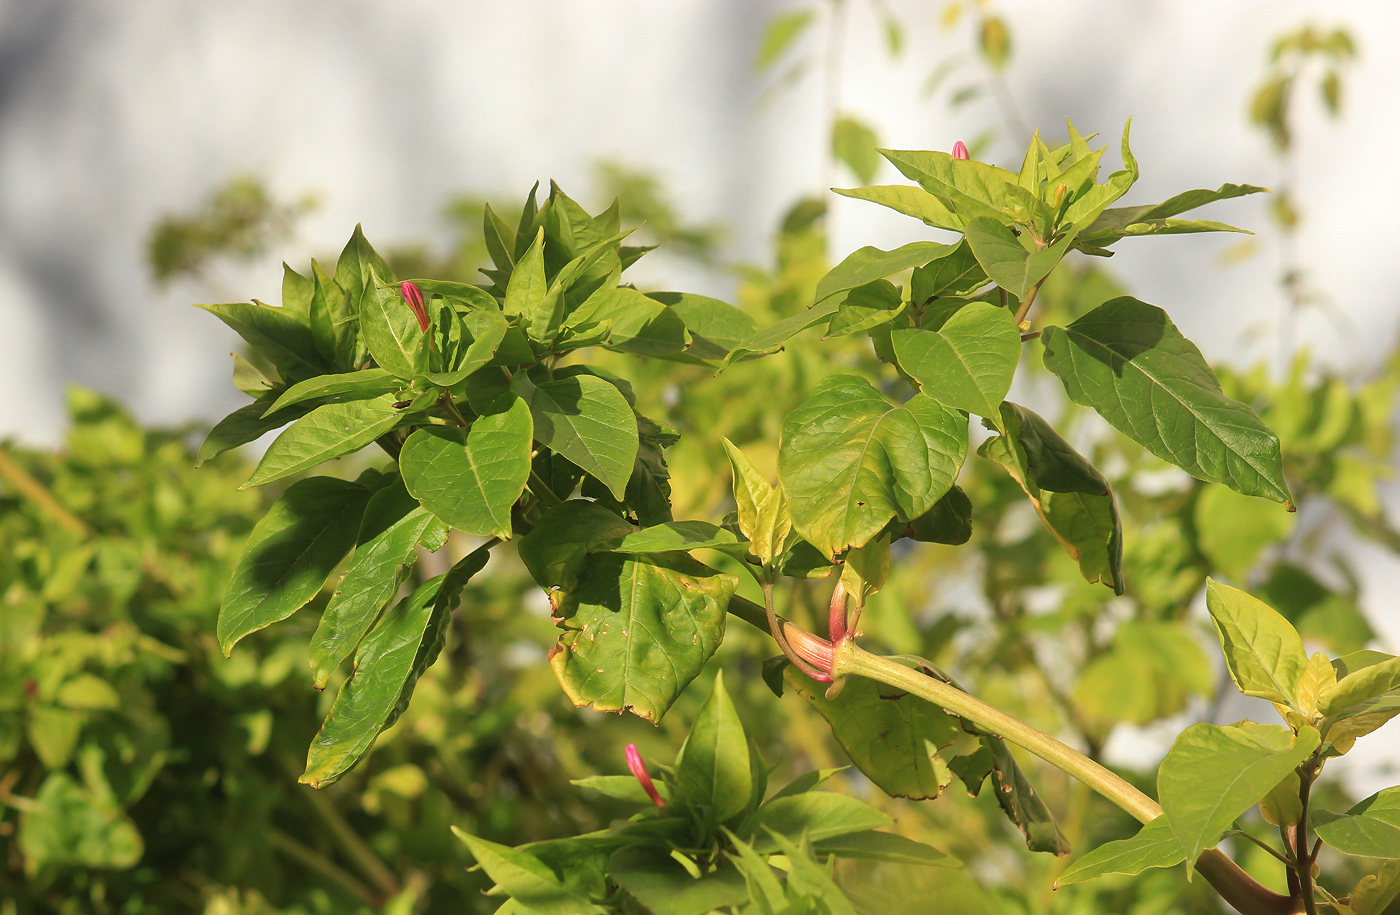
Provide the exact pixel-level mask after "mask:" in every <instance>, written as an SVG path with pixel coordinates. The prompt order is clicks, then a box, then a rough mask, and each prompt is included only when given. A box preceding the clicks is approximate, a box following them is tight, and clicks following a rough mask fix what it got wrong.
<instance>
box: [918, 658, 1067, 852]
mask: <svg viewBox="0 0 1400 915" xmlns="http://www.w3.org/2000/svg"><path fill="white" fill-rule="evenodd" d="M924 672H925V673H929V671H928V670H927V669H925V671H924ZM950 682H951V681H950ZM953 685H954V686H957V684H956V683H953ZM959 688H961V687H959ZM963 727H964V729H965V730H980V729H977V728H975V727H972V726H970V725H969V724H968V723H967V722H964V723H963ZM981 741H982V746H981V748H980V749H978V750H977V751H976V752H975V753H969V754H967V755H965V756H959V757H957V758H956V759H954V760H952V761H950V762H949V763H948V767H949V768H950V769H952V770H953V773H954V774H955V775H957V777H958V778H960V779H962V783H963V785H964V786H966V787H967V791H968V793H969V794H971V795H972V796H973V797H976V796H977V794H978V792H980V791H981V790H982V784H983V782H985V781H986V780H987V777H988V776H989V775H990V776H991V781H992V794H993V795H994V796H995V797H996V799H997V804H998V806H1000V807H1001V811H1002V813H1004V814H1005V815H1006V818H1007V819H1008V820H1010V821H1011V824H1012V825H1013V826H1015V827H1016V828H1017V829H1019V830H1021V832H1022V833H1023V834H1024V835H1025V837H1026V847H1027V848H1028V849H1030V850H1031V851H1039V852H1048V853H1050V854H1053V855H1067V854H1069V851H1070V846H1069V840H1068V839H1066V838H1065V836H1064V834H1063V833H1062V832H1060V827H1059V824H1058V823H1056V822H1055V816H1054V814H1052V813H1051V812H1050V808H1049V807H1047V806H1046V805H1045V801H1044V800H1042V799H1041V797H1040V795H1039V794H1037V793H1036V791H1035V789H1034V788H1033V787H1031V783H1030V780H1029V779H1027V778H1026V773H1025V772H1023V771H1021V767H1020V766H1019V765H1017V763H1016V757H1014V756H1012V755H1011V748H1010V747H1008V746H1007V745H1006V743H1005V742H1004V741H1003V740H1001V739H1000V738H997V737H991V736H987V735H985V734H984V735H982V736H981Z"/></svg>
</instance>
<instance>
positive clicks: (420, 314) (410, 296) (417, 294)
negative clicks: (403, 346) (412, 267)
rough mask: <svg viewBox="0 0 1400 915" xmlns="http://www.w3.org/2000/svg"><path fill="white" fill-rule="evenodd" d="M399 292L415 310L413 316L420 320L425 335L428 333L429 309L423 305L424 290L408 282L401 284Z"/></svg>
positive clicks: (419, 324) (419, 323)
mask: <svg viewBox="0 0 1400 915" xmlns="http://www.w3.org/2000/svg"><path fill="white" fill-rule="evenodd" d="M399 291H400V292H402V293H403V300H404V302H405V303H407V304H408V307H409V308H412V309H413V316H414V317H415V318H417V319H418V326H419V327H421V328H422V329H423V332H424V333H427V331H428V309H427V308H426V307H424V305H423V290H421V289H419V288H418V287H417V286H416V285H414V284H413V283H410V282H409V281H408V280H404V281H403V282H402V283H400V284H399Z"/></svg>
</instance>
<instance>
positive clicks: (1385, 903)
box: [1348, 859, 1400, 915]
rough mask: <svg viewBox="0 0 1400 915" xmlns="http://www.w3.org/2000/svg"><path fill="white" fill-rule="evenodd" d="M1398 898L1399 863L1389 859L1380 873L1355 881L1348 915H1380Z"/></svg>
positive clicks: (1399, 894)
mask: <svg viewBox="0 0 1400 915" xmlns="http://www.w3.org/2000/svg"><path fill="white" fill-rule="evenodd" d="M1396 896H1400V861H1397V860H1395V859H1391V860H1389V861H1386V862H1385V863H1384V864H1382V865H1381V868H1380V871H1379V872H1377V873H1374V874H1368V875H1367V876H1365V877H1362V878H1361V879H1360V880H1359V881H1357V884H1356V888H1355V889H1353V890H1352V891H1351V901H1350V909H1351V913H1348V915H1352V913H1354V915H1381V913H1383V912H1384V911H1385V910H1386V909H1387V908H1388V907H1389V906H1390V904H1391V903H1392V902H1394V901H1395V897H1396Z"/></svg>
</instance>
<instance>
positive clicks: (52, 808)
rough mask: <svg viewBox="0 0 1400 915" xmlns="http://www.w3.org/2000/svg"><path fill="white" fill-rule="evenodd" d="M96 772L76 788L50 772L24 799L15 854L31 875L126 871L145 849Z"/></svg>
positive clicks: (64, 774)
mask: <svg viewBox="0 0 1400 915" xmlns="http://www.w3.org/2000/svg"><path fill="white" fill-rule="evenodd" d="M97 768H98V769H99V771H98V772H96V773H93V774H91V775H90V776H89V777H88V778H86V779H85V781H87V782H88V784H87V785H83V784H80V783H79V782H78V781H77V780H76V779H74V778H73V777H72V776H70V775H69V774H68V773H67V772H53V773H50V774H49V776H48V777H47V778H45V779H44V782H43V784H41V785H40V786H39V790H38V792H37V793H36V794H35V795H34V797H33V798H32V799H28V800H27V802H26V805H25V808H23V813H21V815H20V818H19V840H18V845H19V850H20V851H21V852H23V854H24V860H25V868H26V870H28V872H29V873H31V874H37V873H39V872H41V869H45V870H47V869H48V868H51V867H70V868H76V869H82V870H87V869H98V870H118V871H120V870H126V869H128V868H131V867H134V866H135V865H136V863H137V862H138V861H140V860H141V854H142V852H143V851H144V848H145V845H144V843H143V842H142V840H141V833H140V831H139V830H138V829H137V828H136V824H135V823H133V822H132V821H131V818H130V817H128V816H127V815H126V813H125V812H124V811H123V810H122V809H121V806H120V805H119V804H118V803H117V801H116V798H114V797H113V796H112V791H111V788H110V787H108V785H107V783H106V782H105V781H102V780H101V774H100V764H99V765H98V766H97Z"/></svg>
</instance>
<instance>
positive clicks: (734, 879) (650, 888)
mask: <svg viewBox="0 0 1400 915" xmlns="http://www.w3.org/2000/svg"><path fill="white" fill-rule="evenodd" d="M676 854H681V852H676ZM608 876H609V877H611V878H612V879H613V880H615V881H617V884H618V885H619V886H621V887H622V888H623V889H624V890H626V891H627V892H628V893H629V894H631V895H632V896H633V897H635V898H636V900H637V901H638V902H640V903H641V904H642V905H644V906H646V908H647V910H648V911H650V912H653V913H655V915H705V913H707V912H711V911H713V910H715V909H719V908H721V907H724V906H738V905H742V904H743V903H744V902H747V901H748V898H749V890H748V885H747V884H746V883H745V881H744V878H743V875H741V874H740V873H739V871H738V869H736V868H735V867H734V866H733V865H732V864H728V863H727V862H726V863H725V864H721V865H720V866H719V867H718V868H716V869H715V870H713V871H711V872H709V873H707V874H705V875H704V876H703V877H701V878H699V879H698V880H697V879H696V878H694V877H692V876H691V875H690V873H689V872H688V871H687V870H686V869H685V868H684V867H683V866H682V865H681V863H680V862H679V861H677V860H676V859H675V858H674V857H673V856H672V855H671V854H668V853H667V851H666V850H665V849H664V848H654V847H652V848H649V847H646V846H641V845H632V846H628V847H626V848H619V849H618V850H617V851H616V852H614V853H613V854H612V856H611V857H610V858H608Z"/></svg>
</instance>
